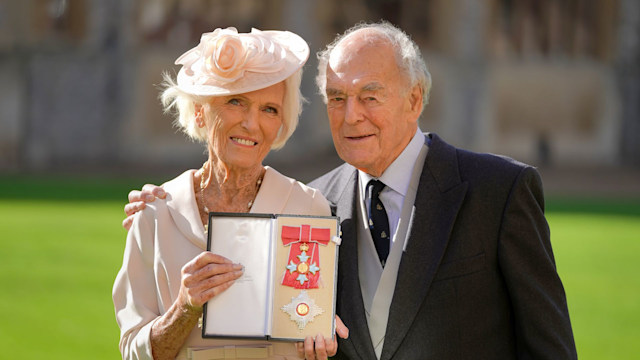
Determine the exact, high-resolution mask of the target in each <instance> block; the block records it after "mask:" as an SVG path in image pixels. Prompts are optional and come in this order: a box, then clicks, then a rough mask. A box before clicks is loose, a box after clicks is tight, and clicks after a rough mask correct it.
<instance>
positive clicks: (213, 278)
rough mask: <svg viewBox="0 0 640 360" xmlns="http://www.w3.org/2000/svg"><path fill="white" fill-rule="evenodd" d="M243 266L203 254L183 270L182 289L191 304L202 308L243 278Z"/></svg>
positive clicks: (212, 255)
mask: <svg viewBox="0 0 640 360" xmlns="http://www.w3.org/2000/svg"><path fill="white" fill-rule="evenodd" d="M243 273H244V272H243V270H242V265H239V264H233V263H232V262H231V260H229V259H227V258H225V257H223V256H220V255H217V254H213V253H211V252H203V253H201V254H200V255H198V256H197V257H196V258H194V259H193V260H191V261H190V262H188V263H187V264H186V265H185V266H184V267H183V268H182V288H183V290H184V292H185V295H186V296H187V300H188V302H189V304H190V305H191V306H193V307H201V306H202V305H204V303H206V302H207V301H209V300H210V299H211V298H212V297H214V296H216V295H218V294H220V293H221V292H223V291H224V290H226V289H228V288H229V286H231V285H232V284H233V282H234V281H235V280H236V279H238V278H239V277H241V276H242V274H243Z"/></svg>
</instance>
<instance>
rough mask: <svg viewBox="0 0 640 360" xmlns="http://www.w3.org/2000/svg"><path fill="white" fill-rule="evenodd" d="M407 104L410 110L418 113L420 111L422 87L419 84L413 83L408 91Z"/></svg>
mask: <svg viewBox="0 0 640 360" xmlns="http://www.w3.org/2000/svg"><path fill="white" fill-rule="evenodd" d="M409 106H410V109H411V112H414V113H416V114H417V115H420V112H421V111H422V88H421V87H420V85H415V86H414V87H413V88H412V89H411V91H410V92H409Z"/></svg>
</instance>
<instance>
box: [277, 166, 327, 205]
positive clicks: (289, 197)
mask: <svg viewBox="0 0 640 360" xmlns="http://www.w3.org/2000/svg"><path fill="white" fill-rule="evenodd" d="M267 176H268V177H269V192H273V194H274V195H275V196H279V197H281V199H283V200H285V201H286V203H285V204H283V205H284V209H283V210H282V212H283V213H287V212H288V213H294V211H295V213H303V214H308V215H330V214H331V211H330V209H329V202H328V201H327V199H326V198H325V197H324V195H322V193H321V192H320V191H319V190H318V189H315V188H312V187H310V186H307V185H305V184H303V183H302V182H300V181H298V180H296V179H294V178H291V177H288V176H285V175H283V174H281V173H279V172H278V171H277V170H275V169H273V168H271V167H268V166H267V173H266V174H265V179H266V178H267ZM265 183H266V181H265Z"/></svg>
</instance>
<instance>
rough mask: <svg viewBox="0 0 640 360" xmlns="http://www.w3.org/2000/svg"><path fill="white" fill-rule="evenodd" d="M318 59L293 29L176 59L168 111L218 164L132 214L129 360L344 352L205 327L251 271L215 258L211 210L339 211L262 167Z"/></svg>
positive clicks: (116, 297)
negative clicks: (305, 71) (215, 303)
mask: <svg viewBox="0 0 640 360" xmlns="http://www.w3.org/2000/svg"><path fill="white" fill-rule="evenodd" d="M308 55H309V47H308V45H307V44H306V42H305V41H304V40H303V39H302V38H300V37H299V36H297V35H296V34H293V33H290V32H286V31H259V30H256V29H254V30H253V31H252V32H251V33H240V34H239V33H238V32H237V31H236V29H234V28H228V29H216V30H215V31H214V32H212V33H206V34H203V35H202V38H201V40H200V44H199V45H198V46H197V47H195V48H193V49H191V50H189V51H187V52H186V53H185V54H183V55H182V56H180V57H179V58H178V59H177V60H176V64H180V65H182V68H181V70H180V72H179V73H178V76H177V81H175V82H174V81H173V80H172V79H171V78H169V77H168V76H166V75H165V85H166V89H165V90H164V92H163V93H162V102H163V104H164V106H165V110H166V111H169V110H172V109H175V110H177V111H176V113H177V119H176V123H177V124H178V125H179V126H180V127H181V128H182V130H183V131H184V132H185V133H186V134H187V135H188V136H190V137H191V138H193V139H196V140H199V141H201V142H203V143H204V144H206V146H207V150H208V154H209V158H208V160H207V161H206V162H205V163H204V164H203V166H202V168H200V169H198V170H187V171H186V172H184V173H183V174H182V175H180V176H178V177H177V178H175V179H173V180H171V181H169V182H167V183H165V184H164V190H165V191H166V193H167V196H166V199H164V200H157V201H155V202H153V203H150V204H149V205H147V207H146V209H144V210H143V211H141V212H139V213H138V214H136V216H135V217H134V220H133V224H132V226H131V229H130V231H129V233H128V236H127V244H126V248H125V253H124V260H123V265H122V268H121V269H120V272H119V273H118V276H117V278H116V281H115V284H114V287H113V301H114V305H115V310H116V318H117V321H118V325H119V326H120V331H121V334H120V351H121V353H122V356H123V358H125V359H152V358H153V359H173V358H177V359H213V358H215V359H217V358H218V357H216V356H217V355H216V350H218V352H219V350H221V349H223V350H224V349H227V350H226V351H227V352H228V351H229V350H228V349H229V347H230V346H242V349H247V348H255V351H253V354H252V356H258V355H256V354H260V353H261V352H263V353H264V354H263V356H262V357H252V359H253V358H264V359H290V358H297V355H304V354H306V355H307V356H309V357H315V356H317V357H318V358H322V357H326V356H327V353H328V355H333V354H335V351H336V346H337V345H336V343H335V342H334V341H332V340H330V339H328V340H327V342H325V340H324V338H321V336H318V337H317V338H316V339H315V350H314V339H311V338H308V339H306V340H305V343H304V344H303V343H298V344H294V343H277V342H267V341H257V340H246V341H242V340H233V341H232V340H219V339H203V338H202V337H201V334H200V329H199V328H198V320H199V318H200V317H201V315H202V307H203V304H205V303H206V302H207V301H208V300H210V299H211V298H213V297H214V296H216V295H218V294H220V293H221V292H222V291H225V290H226V289H227V288H229V287H230V286H233V283H234V281H235V280H236V279H238V278H239V277H240V276H242V274H243V270H242V269H243V267H242V265H241V264H234V263H232V262H231V261H230V260H228V259H226V258H224V257H222V256H219V255H216V254H213V253H211V252H207V251H205V249H206V230H205V226H204V224H205V223H206V222H207V219H208V213H209V212H211V211H216V212H253V213H286V214H306V215H330V210H329V205H328V203H327V201H326V199H325V198H324V197H323V196H322V195H321V194H320V192H318V191H316V190H314V189H311V188H309V187H307V186H305V185H303V184H301V183H300V182H297V181H295V180H293V179H290V178H288V177H285V176H283V175H281V174H280V173H278V172H277V171H276V170H274V169H272V168H270V167H266V166H263V165H262V162H263V160H264V158H265V156H266V155H267V153H268V152H269V150H270V149H275V148H279V147H281V146H283V145H284V143H285V142H286V141H287V139H288V138H289V137H290V136H291V134H292V133H293V131H294V129H295V128H296V125H297V122H298V115H299V113H300V110H301V101H302V97H301V95H300V90H299V86H300V80H301V76H302V66H303V65H304V63H305V62H306V60H307V58H308ZM339 326H340V325H339ZM327 335H329V334H327ZM296 345H297V347H298V349H296ZM310 349H311V350H310ZM243 351H244V350H243ZM314 351H315V352H314ZM239 358H240V357H239Z"/></svg>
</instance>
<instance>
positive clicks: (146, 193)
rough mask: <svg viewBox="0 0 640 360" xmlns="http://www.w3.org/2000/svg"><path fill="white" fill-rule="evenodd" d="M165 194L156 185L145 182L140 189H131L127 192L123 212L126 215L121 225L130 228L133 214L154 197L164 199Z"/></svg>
mask: <svg viewBox="0 0 640 360" xmlns="http://www.w3.org/2000/svg"><path fill="white" fill-rule="evenodd" d="M165 197H167V194H166V193H165V192H164V190H163V189H162V188H161V187H160V186H157V185H153V184H146V185H145V186H143V187H142V191H139V190H131V192H129V203H128V204H126V205H125V206H124V213H125V214H127V217H126V218H125V219H124V220H123V221H122V227H124V228H125V229H127V231H128V230H129V229H130V228H131V224H132V223H133V215H134V214H135V213H137V212H138V211H140V210H142V209H144V208H145V206H147V203H150V202H152V201H154V200H155V199H156V198H160V199H164V198H165Z"/></svg>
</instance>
